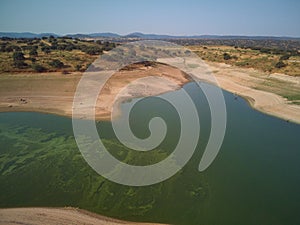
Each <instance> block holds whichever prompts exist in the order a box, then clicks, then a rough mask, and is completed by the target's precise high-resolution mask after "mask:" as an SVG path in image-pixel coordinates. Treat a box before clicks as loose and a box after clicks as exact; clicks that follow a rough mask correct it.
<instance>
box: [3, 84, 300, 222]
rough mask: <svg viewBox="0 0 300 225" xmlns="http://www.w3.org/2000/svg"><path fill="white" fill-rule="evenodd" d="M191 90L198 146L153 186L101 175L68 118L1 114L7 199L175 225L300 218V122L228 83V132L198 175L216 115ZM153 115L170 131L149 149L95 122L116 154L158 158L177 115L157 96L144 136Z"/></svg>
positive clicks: (175, 129)
mask: <svg viewBox="0 0 300 225" xmlns="http://www.w3.org/2000/svg"><path fill="white" fill-rule="evenodd" d="M184 88H185V89H186V90H187V91H188V92H189V94H190V95H191V97H192V98H193V100H194V102H195V104H196V106H197V109H198V111H199V115H200V124H201V135H200V140H199V143H198V147H197V150H196V152H195V154H194V155H193V157H192V159H191V160H190V161H189V163H188V164H187V165H186V166H185V167H184V168H183V169H182V170H181V171H180V172H178V173H177V174H176V175H175V176H173V177H172V178H170V179H168V180H166V181H164V182H163V183H159V184H155V185H151V186H148V187H128V186H123V185H119V184H115V183H112V182H110V181H108V180H106V179H104V178H103V177H101V176H99V175H98V174H96V173H95V172H94V171H93V170H92V169H91V168H90V167H89V166H88V165H87V164H86V162H85V161H84V159H83V158H82V156H81V154H80V152H79V150H78V148H77V146H76V143H75V140H74V137H73V132H72V121H71V119H70V118H65V117H60V116H55V115H48V114H41V113H28V112H26V113H25V112H22V113H20V112H18V113H17V112H11V113H0V143H1V148H0V190H1V192H0V207H17V206H69V205H70V206H74V207H80V208H85V209H88V210H91V211H94V212H98V213H101V214H104V215H108V216H113V217H117V218H121V219H127V220H135V221H150V222H166V223H173V224H195V225H196V224H197V225H199V224H207V225H213V224H231V225H232V224H270V225H271V224H272V225H276V224H278V225H279V224H291V225H292V224H300V218H299V216H298V212H299V210H300V191H299V190H300V173H299V172H300V147H299V146H300V136H299V135H300V126H299V125H297V124H293V123H288V122H286V121H284V120H281V119H278V118H274V117H271V116H268V115H265V114H263V113H260V112H257V111H255V110H253V109H252V108H250V107H249V105H248V104H247V103H246V102H245V101H244V100H243V99H242V98H238V99H235V97H234V96H233V95H232V94H230V93H228V92H225V91H224V97H225V100H226V106H227V130H226V134H225V139H224V142H223V145H222V148H221V150H220V152H219V155H218V156H217V158H216V160H215V161H214V162H213V164H212V165H211V166H210V167H209V168H208V169H207V170H205V171H204V172H201V173H200V172H198V170H197V168H198V164H199V161H200V158H201V155H202V153H203V150H204V147H205V145H206V143H207V140H208V136H209V131H210V122H209V121H210V114H209V109H208V105H207V102H206V100H205V97H204V96H203V94H202V93H201V92H200V91H199V90H198V89H197V88H196V86H195V84H193V83H189V84H187V85H185V87H184ZM211 88H213V87H211ZM174 95H176V92H174ZM130 104H131V103H130V102H128V103H124V104H123V105H122V109H124V108H126V107H128V106H129V105H130ZM154 116H161V117H163V118H164V119H165V121H166V123H167V125H168V134H167V137H166V139H165V140H164V142H163V143H162V144H161V145H160V146H158V148H157V149H156V150H154V151H151V153H143V154H137V153H135V152H133V151H132V150H129V149H127V148H125V147H124V146H122V145H121V144H120V143H119V142H118V141H117V140H116V137H115V135H114V133H113V131H112V128H111V123H110V122H98V123H97V127H98V129H99V134H100V136H101V138H102V140H103V141H104V143H105V145H106V146H107V148H108V149H109V150H110V151H111V153H112V154H113V155H114V156H115V157H116V158H118V159H120V160H123V161H125V162H130V163H133V164H143V163H145V164H147V163H150V162H151V163H153V162H158V161H160V160H162V159H164V158H165V157H167V155H168V154H169V153H170V152H171V151H172V149H173V148H174V146H176V143H177V140H178V137H179V135H180V131H179V128H180V124H179V122H178V115H177V113H176V112H175V111H174V109H173V108H172V106H170V105H169V104H166V102H163V101H161V100H159V99H158V98H155V97H151V98H146V99H144V100H142V101H140V102H139V104H137V105H136V107H134V108H133V111H132V114H131V117H130V118H131V125H132V130H133V132H134V133H135V134H136V135H137V136H138V137H140V138H144V137H146V136H147V135H149V131H148V130H147V129H146V128H147V126H148V121H149V119H151V118H152V117H154Z"/></svg>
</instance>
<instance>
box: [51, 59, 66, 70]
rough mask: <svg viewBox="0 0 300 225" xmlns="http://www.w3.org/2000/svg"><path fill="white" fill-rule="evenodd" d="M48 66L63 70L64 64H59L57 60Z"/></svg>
mask: <svg viewBox="0 0 300 225" xmlns="http://www.w3.org/2000/svg"><path fill="white" fill-rule="evenodd" d="M49 65H50V66H52V67H54V68H63V67H64V63H63V62H61V61H60V60H58V59H54V60H52V61H51V62H50V63H49Z"/></svg>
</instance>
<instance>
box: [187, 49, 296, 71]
mask: <svg viewBox="0 0 300 225" xmlns="http://www.w3.org/2000/svg"><path fill="white" fill-rule="evenodd" d="M188 48H189V49H191V50H192V51H193V52H195V53H196V54H197V55H198V56H200V57H201V58H202V59H204V60H207V61H211V62H223V63H226V64H230V65H235V66H239V67H243V68H254V69H257V70H260V71H263V72H268V73H284V74H287V75H291V76H300V56H292V57H290V59H288V60H283V62H284V63H285V64H287V66H286V67H283V68H276V67H275V65H276V63H277V62H279V60H280V57H281V56H282V55H276V54H268V53H261V52H260V51H258V50H252V49H242V48H234V47H231V46H189V47H188ZM224 53H228V54H229V55H230V56H231V57H232V58H231V59H229V60H225V59H224V57H223V55H224Z"/></svg>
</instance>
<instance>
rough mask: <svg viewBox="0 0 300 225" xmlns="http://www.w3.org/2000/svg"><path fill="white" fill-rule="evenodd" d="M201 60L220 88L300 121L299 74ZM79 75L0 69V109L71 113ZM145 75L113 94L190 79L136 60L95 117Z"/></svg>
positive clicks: (117, 78)
mask: <svg viewBox="0 0 300 225" xmlns="http://www.w3.org/2000/svg"><path fill="white" fill-rule="evenodd" d="M206 63H207V64H208V65H209V68H210V70H211V71H212V74H213V75H214V76H215V77H216V78H217V81H218V83H219V85H220V87H221V88H223V89H225V90H228V91H230V92H232V93H236V94H238V95H240V96H243V97H245V98H246V99H247V100H248V101H249V103H250V104H251V106H252V107H254V108H255V109H258V110H260V111H262V112H265V113H268V114H270V115H274V116H277V117H280V118H283V119H286V120H290V121H293V122H296V123H300V105H299V104H297V98H296V100H291V99H293V98H294V97H295V96H296V97H297V96H299V95H300V77H292V76H288V75H285V74H279V73H276V74H267V73H264V72H261V71H257V70H255V69H251V68H250V69H249V68H240V67H236V66H231V65H227V64H225V63H215V62H206ZM81 76H82V74H81V73H72V74H68V75H62V74H61V73H45V74H14V75H10V74H2V75H1V76H0V111H37V112H46V113H54V114H59V115H64V116H71V115H72V106H73V96H74V93H75V91H76V87H77V84H78V82H79V80H80V78H81ZM147 76H152V77H151V78H150V80H147V82H143V81H137V82H134V85H129V86H128V87H127V89H126V91H125V92H124V91H123V92H122V95H123V96H118V97H120V98H125V99H130V98H134V97H141V96H153V95H158V94H161V93H165V92H168V91H172V90H175V89H177V88H178V86H182V85H183V84H185V83H187V82H188V81H189V79H188V78H187V77H186V75H185V74H184V73H182V72H181V71H179V70H178V69H176V68H173V67H170V66H167V65H163V64H159V65H156V66H143V65H141V66H137V67H136V68H134V69H133V70H124V71H119V72H117V73H116V74H114V75H113V76H112V77H111V78H110V79H109V81H108V82H107V83H106V85H105V86H104V88H103V90H102V92H101V93H100V96H99V98H98V101H97V104H96V108H95V109H96V110H95V112H96V119H110V114H111V108H112V105H113V103H114V101H115V98H116V96H117V95H118V93H119V92H120V91H121V90H122V89H123V88H124V87H126V86H127V85H128V84H129V83H130V82H132V81H134V80H136V79H138V78H144V77H147ZM157 77H163V78H165V79H166V80H169V81H170V82H171V83H172V84H171V83H170V84H167V83H165V82H163V83H161V82H160V81H159V80H157V79H156V78H157ZM205 79H206V78H205ZM205 79H204V80H205ZM208 79H209V78H208Z"/></svg>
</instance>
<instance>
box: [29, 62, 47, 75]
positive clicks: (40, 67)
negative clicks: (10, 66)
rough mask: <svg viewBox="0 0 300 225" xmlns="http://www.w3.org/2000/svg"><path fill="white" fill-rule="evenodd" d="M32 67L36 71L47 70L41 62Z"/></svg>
mask: <svg viewBox="0 0 300 225" xmlns="http://www.w3.org/2000/svg"><path fill="white" fill-rule="evenodd" d="M31 67H32V69H33V70H34V71H36V72H39V73H41V72H44V71H46V68H45V67H43V66H42V65H39V64H32V65H31Z"/></svg>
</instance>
